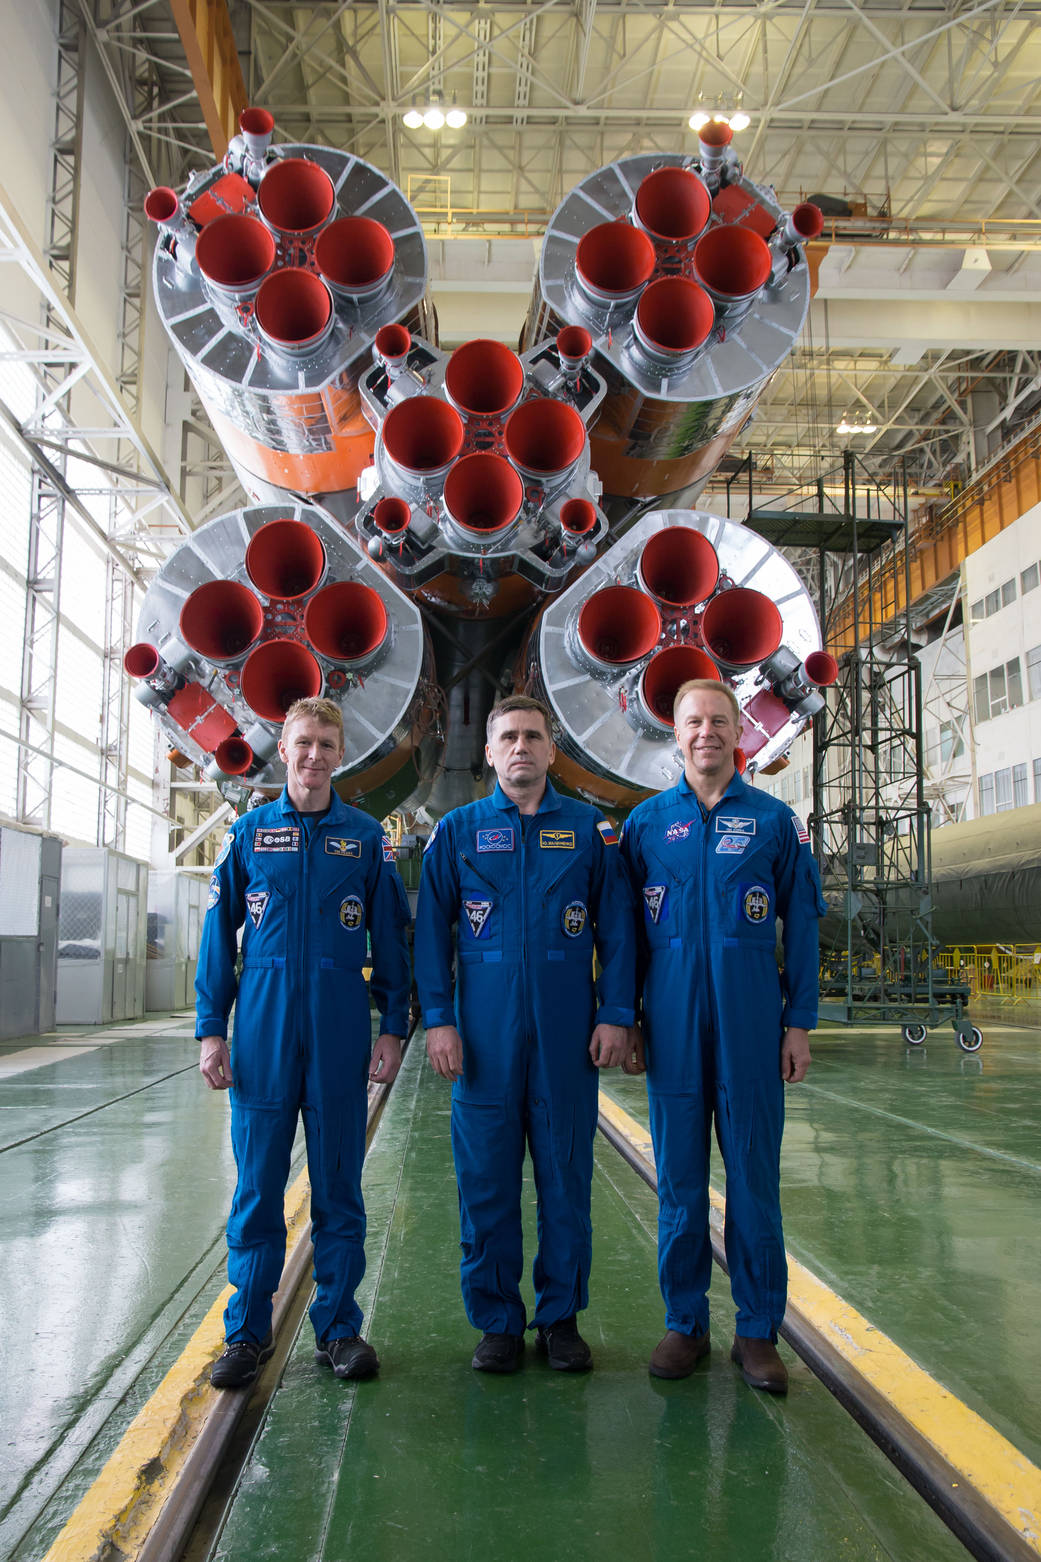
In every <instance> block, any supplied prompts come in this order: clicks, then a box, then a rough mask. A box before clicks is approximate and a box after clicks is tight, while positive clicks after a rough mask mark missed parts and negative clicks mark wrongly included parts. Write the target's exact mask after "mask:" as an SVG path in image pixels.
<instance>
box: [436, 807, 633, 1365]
mask: <svg viewBox="0 0 1041 1562" xmlns="http://www.w3.org/2000/svg"><path fill="white" fill-rule="evenodd" d="M453 926H455V927H456V929H457V933H456V951H457V981H456V987H455V995H454V1000H453V990H452V929H453ZM635 928H636V921H635V912H634V907H633V901H632V895H631V891H630V889H629V884H628V880H627V877H626V874H625V870H624V868H623V867H622V864H621V860H620V857H619V852H618V843H617V838H616V836H615V833H614V830H613V828H612V826H611V825H610V824H609V822H608V821H607V820H606V819H604V818H603V816H602V815H601V814H599V813H598V812H597V810H596V809H595V808H592V807H590V805H589V804H588V803H581V802H577V801H575V800H573V799H571V798H568V797H563V796H561V795H559V794H558V793H557V792H556V791H555V790H554V788H553V786H552V785H551V784H550V783H549V782H547V784H546V791H545V795H544V797H543V799H542V802H541V804H540V806H539V809H538V811H537V813H534V814H530V815H522V814H521V813H520V812H519V810H518V808H517V806H516V804H515V803H512V802H511V801H510V800H509V798H508V797H507V796H506V794H505V792H503V790H502V788H501V787H500V786H499V785H498V783H497V784H496V787H495V790H494V792H493V793H492V795H491V796H490V797H488V798H483V799H482V800H481V801H479V802H476V803H469V804H467V806H466V807H463V808H456V809H453V811H452V812H451V813H448V814H446V815H445V817H444V818H443V819H442V820H441V821H440V823H439V824H438V826H437V827H436V829H435V831H434V833H433V835H432V836H431V837H430V841H429V843H428V846H427V850H426V853H425V854H424V860H423V874H422V879H421V881H420V887H419V904H418V907H417V910H416V937H415V960H416V982H417V985H418V988H419V997H420V1003H421V1005H422V1011H423V1022H424V1024H425V1025H426V1026H427V1027H428V1028H429V1027H431V1026H434V1025H456V1026H457V1027H458V1029H459V1034H460V1036H461V1037H462V1041H463V1075H462V1077H461V1078H460V1079H459V1080H457V1081H456V1083H455V1085H454V1086H453V1089H452V1150H453V1153H454V1155H455V1167H456V1178H457V1181H458V1184H459V1218H460V1228H461V1238H462V1264H461V1279H462V1289H463V1300H464V1303H465V1305H466V1312H467V1316H468V1318H469V1319H470V1322H471V1323H472V1324H473V1325H474V1327H475V1328H478V1329H481V1330H482V1331H484V1332H486V1333H492V1334H515V1335H519V1334H522V1333H523V1332H524V1328H525V1322H526V1314H525V1307H524V1302H523V1301H522V1299H521V1294H520V1281H521V1272H522V1267H523V1252H522V1243H521V1214H520V1201H521V1173H522V1166H523V1161H524V1147H525V1141H526V1142H527V1145H528V1148H529V1150H530V1152H531V1159H532V1165H533V1167H534V1173H535V1188H536V1194H537V1201H538V1254H537V1256H536V1258H535V1263H534V1267H533V1270H532V1278H533V1283H534V1287H535V1316H534V1323H535V1324H538V1325H543V1326H548V1325H549V1324H552V1323H558V1322H559V1321H560V1320H561V1319H562V1318H568V1317H571V1316H572V1315H573V1314H574V1313H576V1312H579V1311H580V1310H581V1309H582V1308H583V1307H585V1306H586V1305H587V1297H588V1292H587V1284H588V1279H589V1268H590V1262H591V1258H592V1225H591V1222H590V1218H589V1206H590V1192H591V1187H592V1180H593V1138H594V1135H595V1133H596V1119H597V1088H598V1087H597V1070H596V1068H595V1067H594V1065H593V1062H592V1060H591V1059H590V1056H589V1042H590V1038H591V1036H592V1033H593V1029H594V1026H595V1025H596V1024H608V1025H631V1024H632V1023H633V1004H634V1001H635V982H636V958H635V943H636V939H635ZM594 948H595V950H596V952H597V954H598V955H599V958H600V963H601V974H600V977H599V980H598V981H597V982H594V977H593V954H594ZM598 1000H599V1006H598Z"/></svg>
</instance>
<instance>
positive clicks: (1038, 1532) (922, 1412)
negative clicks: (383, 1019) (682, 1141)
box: [600, 1091, 1041, 1556]
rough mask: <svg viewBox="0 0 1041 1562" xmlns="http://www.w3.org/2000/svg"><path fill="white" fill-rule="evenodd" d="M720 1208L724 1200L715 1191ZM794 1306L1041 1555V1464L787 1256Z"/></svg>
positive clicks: (617, 1119) (620, 1115) (603, 1107)
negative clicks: (1033, 1460)
mask: <svg viewBox="0 0 1041 1562" xmlns="http://www.w3.org/2000/svg"><path fill="white" fill-rule="evenodd" d="M600 1111H601V1113H602V1114H603V1116H604V1117H605V1118H606V1119H607V1120H608V1122H609V1123H610V1124H611V1126H612V1127H613V1128H614V1129H615V1130H616V1131H617V1132H618V1133H620V1134H621V1135H622V1136H623V1137H624V1138H625V1139H627V1140H628V1141H629V1143H630V1144H631V1145H632V1147H633V1149H634V1150H636V1151H637V1153H638V1154H639V1155H640V1156H642V1157H643V1159H645V1160H646V1161H647V1163H648V1164H649V1165H650V1166H651V1167H653V1166H654V1151H653V1149H652V1146H651V1137H650V1134H649V1133H648V1132H647V1130H646V1128H644V1127H643V1125H642V1124H641V1123H638V1122H637V1121H636V1119H635V1118H634V1117H631V1116H630V1115H629V1113H628V1112H626V1111H625V1110H624V1109H623V1108H622V1107H620V1106H619V1105H618V1103H617V1102H616V1101H612V1100H611V1098H610V1097H609V1096H607V1095H605V1094H604V1093H603V1092H602V1091H601V1093H600ZM709 1197H710V1199H711V1202H712V1205H713V1208H714V1209H716V1210H717V1211H720V1212H721V1211H722V1210H723V1209H724V1208H725V1201H724V1199H723V1198H722V1197H721V1196H720V1195H719V1194H718V1193H717V1192H716V1191H715V1189H714V1188H712V1189H710V1190H709ZM788 1307H789V1311H794V1312H798V1313H799V1315H800V1317H801V1318H802V1319H803V1320H804V1321H805V1322H806V1323H807V1324H809V1325H810V1326H811V1327H812V1328H814V1329H815V1330H816V1331H817V1332H818V1333H819V1334H820V1335H821V1336H822V1337H823V1338H824V1339H825V1340H826V1341H827V1342H828V1344H829V1345H830V1346H831V1347H832V1348H833V1349H834V1350H836V1351H837V1352H838V1354H839V1355H840V1356H841V1357H842V1358H843V1360H844V1361H846V1362H847V1363H848V1364H849V1366H850V1367H852V1369H853V1370H854V1371H855V1372H857V1373H859V1374H860V1376H861V1377H862V1378H863V1379H864V1380H865V1382H867V1383H869V1384H870V1385H871V1386H872V1388H874V1389H875V1390H877V1392H878V1393H880V1394H883V1395H884V1396H885V1398H886V1399H887V1400H888V1401H889V1402H890V1404H892V1405H893V1406H894V1407H895V1409H896V1410H897V1412H898V1413H899V1414H900V1415H901V1416H903V1418H904V1419H905V1420H906V1421H907V1422H908V1424H909V1425H910V1426H912V1427H914V1428H915V1430H916V1431H917V1432H919V1433H920V1434H921V1435H922V1437H924V1438H925V1439H926V1441H927V1442H928V1443H929V1444H930V1445H931V1447H933V1448H934V1449H935V1450H936V1452H937V1454H939V1455H940V1457H941V1458H943V1459H945V1460H946V1461H947V1463H948V1464H950V1465H951V1466H952V1467H953V1468H954V1469H955V1470H956V1471H958V1473H959V1475H960V1477H961V1479H962V1480H964V1482H965V1484H966V1485H968V1486H971V1487H972V1488H973V1489H974V1490H975V1491H976V1492H978V1493H979V1495H980V1497H981V1498H983V1500H984V1501H985V1502H986V1503H987V1504H988V1505H989V1506H990V1507H991V1508H992V1509H993V1510H994V1511H995V1512H996V1513H997V1514H998V1515H1000V1517H1001V1518H1002V1520H1003V1521H1004V1522H1005V1523H1006V1524H1008V1525H1009V1526H1010V1528H1011V1529H1013V1530H1014V1531H1015V1532H1016V1534H1017V1535H1019V1536H1020V1537H1021V1538H1022V1539H1023V1540H1024V1541H1025V1542H1026V1543H1027V1545H1028V1546H1030V1547H1031V1549H1032V1550H1034V1551H1035V1552H1036V1553H1037V1555H1038V1556H1041V1470H1039V1469H1038V1467H1037V1465H1035V1464H1032V1463H1031V1462H1030V1460H1029V1459H1028V1458H1027V1457H1026V1456H1025V1455H1024V1454H1022V1453H1020V1451H1019V1449H1018V1448H1016V1447H1014V1446H1013V1444H1012V1443H1010V1442H1009V1441H1008V1439H1007V1438H1005V1437H1002V1435H1001V1433H1000V1432H997V1431H995V1429H994V1428H993V1427H992V1426H991V1425H990V1424H989V1423H988V1422H986V1421H984V1420H983V1418H982V1416H978V1415H977V1414H976V1412H975V1411H974V1410H970V1409H969V1407H968V1405H965V1404H963V1403H962V1401H961V1400H960V1399H957V1398H956V1397H955V1395H954V1394H952V1393H950V1391H949V1390H948V1389H945V1388H944V1387H943V1385H942V1384H941V1383H938V1382H937V1381H936V1379H935V1378H932V1377H930V1376H929V1374H928V1373H927V1372H925V1371H923V1370H922V1368H921V1367H919V1366H918V1365H917V1363H916V1362H914V1361H912V1360H911V1358H910V1356H908V1355H905V1353H904V1352H903V1351H902V1350H901V1349H900V1348H899V1346H897V1345H894V1343H893V1341H892V1340H891V1339H889V1337H888V1336H887V1335H885V1334H883V1333H882V1331H881V1330H880V1329H876V1328H875V1327H874V1325H873V1324H871V1323H869V1322H868V1320H867V1319H866V1318H865V1317H863V1315H862V1314H861V1313H858V1312H857V1311H856V1310H855V1309H854V1308H853V1307H850V1306H849V1304H848V1303H847V1302H844V1301H843V1300H842V1297H841V1296H839V1295H837V1293H836V1292H835V1291H832V1290H831V1289H830V1288H829V1287H828V1286H826V1285H825V1284H824V1282H823V1281H822V1280H818V1278H817V1276H816V1275H814V1274H813V1273H812V1272H811V1271H810V1270H809V1269H806V1268H805V1267H804V1266H803V1265H802V1264H800V1263H799V1262H798V1260H797V1259H794V1258H792V1256H791V1254H789V1255H788Z"/></svg>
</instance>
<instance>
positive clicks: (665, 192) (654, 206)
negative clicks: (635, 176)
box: [633, 167, 712, 246]
mask: <svg viewBox="0 0 1041 1562" xmlns="http://www.w3.org/2000/svg"><path fill="white" fill-rule="evenodd" d="M711 211H712V197H711V196H710V195H709V193H708V190H707V189H706V187H705V184H704V181H703V180H701V179H699V178H698V176H697V174H696V173H694V171H693V169H690V168H675V167H673V168H656V169H655V170H654V172H653V173H649V174H648V175H647V176H646V178H645V179H642V180H641V181H640V187H639V189H638V190H637V192H636V200H635V201H634V203H633V215H634V216H635V218H636V221H637V222H638V223H639V225H640V227H641V228H643V229H644V231H645V232H646V233H649V234H650V236H651V238H652V239H657V240H659V241H661V242H662V243H664V244H667V245H670V246H671V245H675V244H682V245H691V244H693V243H694V240H695V239H696V238H698V237H699V235H700V234H702V233H703V232H704V230H705V224H706V223H707V222H708V219H709V215H710V213H711Z"/></svg>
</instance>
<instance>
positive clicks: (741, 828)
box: [716, 814, 755, 835]
mask: <svg viewBox="0 0 1041 1562" xmlns="http://www.w3.org/2000/svg"><path fill="white" fill-rule="evenodd" d="M716 834H717V835H754V834H755V820H754V819H753V818H752V816H751V815H750V814H718V815H717V816H716Z"/></svg>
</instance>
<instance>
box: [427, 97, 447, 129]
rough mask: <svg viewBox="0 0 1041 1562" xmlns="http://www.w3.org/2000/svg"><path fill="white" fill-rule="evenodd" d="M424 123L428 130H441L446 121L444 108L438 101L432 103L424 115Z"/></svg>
mask: <svg viewBox="0 0 1041 1562" xmlns="http://www.w3.org/2000/svg"><path fill="white" fill-rule="evenodd" d="M423 123H424V125H425V126H426V127H427V129H428V130H441V129H442V128H443V126H444V123H445V115H444V110H443V109H442V108H441V107H440V105H439V104H437V103H432V104H431V105H430V107H429V108H428V109H427V111H426V113H425V114H424V115H423Z"/></svg>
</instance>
